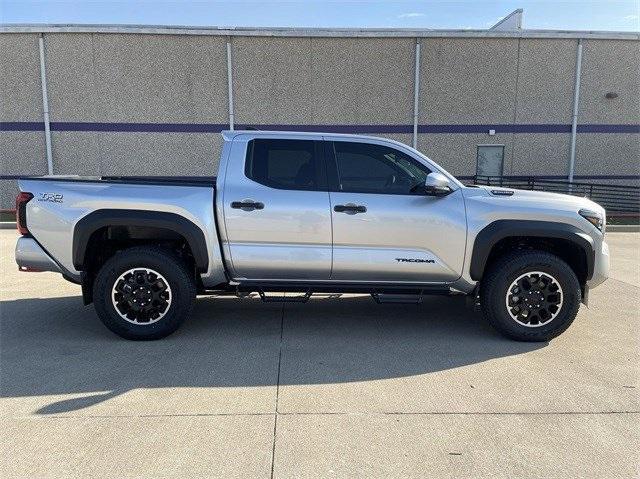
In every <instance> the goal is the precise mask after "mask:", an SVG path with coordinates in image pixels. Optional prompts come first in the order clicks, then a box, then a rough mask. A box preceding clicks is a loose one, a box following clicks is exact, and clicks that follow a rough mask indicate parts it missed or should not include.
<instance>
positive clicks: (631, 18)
mask: <svg viewBox="0 0 640 479" xmlns="http://www.w3.org/2000/svg"><path fill="white" fill-rule="evenodd" d="M638 18H640V16H638V15H627V16H626V17H624V19H625V20H637V19H638Z"/></svg>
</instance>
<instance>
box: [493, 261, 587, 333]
mask: <svg viewBox="0 0 640 479" xmlns="http://www.w3.org/2000/svg"><path fill="white" fill-rule="evenodd" d="M581 298H582V293H581V289H580V283H579V281H578V278H577V277H576V275H575V273H574V272H573V270H572V269H571V267H570V266H569V265H568V264H567V263H566V262H564V261H563V260H562V259H560V258H558V257H557V256H554V255H552V254H550V253H547V252H544V251H514V252H512V253H508V254H507V255H505V256H504V257H502V258H500V259H499V260H498V261H496V262H495V263H494V264H493V265H491V267H490V268H489V270H488V271H487V272H486V274H485V277H484V278H483V281H482V283H481V285H480V302H481V305H482V312H483V314H484V316H485V318H486V319H487V321H489V323H490V324H491V325H492V326H493V327H494V328H496V329H497V330H498V331H499V332H501V333H502V334H504V335H505V336H508V337H510V338H512V339H516V340H519V341H548V340H550V339H552V338H555V337H556V336H558V335H560V334H561V333H563V332H564V331H565V330H566V329H567V328H568V327H569V326H570V325H571V323H572V322H573V320H574V319H575V317H576V315H577V314H578V309H579V308H580V301H581Z"/></svg>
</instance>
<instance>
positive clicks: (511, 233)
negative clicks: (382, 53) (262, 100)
mask: <svg viewBox="0 0 640 479" xmlns="http://www.w3.org/2000/svg"><path fill="white" fill-rule="evenodd" d="M223 138H224V144H223V148H222V154H221V158H220V166H219V174H218V176H217V177H210V178H192V177H174V178H166V177H165V178H160V177H156V178H153V177H151V178H144V177H41V178H29V179H22V180H20V181H19V187H20V193H19V195H18V197H17V200H16V209H17V223H18V229H19V231H20V233H21V234H22V236H21V237H20V238H19V239H18V243H17V247H16V261H17V263H18V266H19V269H20V270H22V271H56V272H59V273H61V274H62V275H63V276H64V277H65V278H66V279H68V280H69V281H72V282H74V283H78V284H80V285H81V286H82V294H83V299H84V302H85V304H89V303H91V302H93V303H94V304H95V308H96V311H97V313H98V316H99V317H100V319H101V320H102V322H103V323H104V324H105V325H106V326H107V328H109V329H110V330H111V331H113V332H114V333H116V334H118V335H120V336H122V337H125V338H128V339H158V338H162V337H164V336H167V335H168V334H171V333H172V332H173V331H175V330H176V329H177V328H178V327H179V326H180V324H181V323H182V322H183V321H184V320H185V319H186V318H187V317H188V316H189V312H190V310H191V307H192V304H193V302H194V299H195V297H196V295H197V294H238V295H246V294H248V293H258V294H259V295H260V297H262V299H263V300H265V301H282V300H288V301H305V300H307V299H309V297H310V296H311V295H312V294H313V293H320V292H323V293H324V292H331V293H365V294H371V295H372V296H373V298H374V299H375V300H376V301H378V302H401V301H417V302H419V301H421V300H422V298H423V296H425V295H429V294H465V295H469V296H470V297H471V298H472V299H473V301H474V302H475V303H479V304H480V306H481V308H482V311H483V313H484V315H485V317H486V319H487V320H488V321H489V322H490V323H491V324H492V325H493V326H494V327H495V328H496V329H497V330H498V331H500V332H501V333H503V334H505V335H506V336H509V337H511V338H514V339H517V340H524V341H547V340H549V339H551V338H553V337H555V336H557V335H559V334H560V333H562V332H563V331H564V330H566V329H567V328H568V327H569V325H570V324H571V322H572V321H573V320H574V318H575V316H576V314H577V312H578V308H579V307H580V303H581V302H586V301H587V297H588V292H589V289H590V288H593V287H595V286H597V285H599V284H600V283H602V282H603V281H604V280H605V279H606V278H607V275H608V272H609V251H608V247H607V244H606V243H605V241H604V230H605V211H604V209H603V208H602V207H600V206H599V205H597V204H596V203H593V202H592V201H589V200H587V199H584V198H578V197H575V196H570V195H560V194H551V193H542V192H533V191H518V190H511V189H504V188H491V187H478V186H464V185H463V184H462V183H460V182H459V181H458V180H456V178H454V177H453V176H452V175H450V174H449V173H447V172H446V171H445V170H443V169H442V168H441V167H440V166H438V165H437V164H435V163H434V162H433V161H431V160H430V159H429V158H427V157H426V156H424V155H423V154H421V153H420V152H418V151H416V150H415V149H413V148H410V147H408V146H406V145H404V144H401V143H398V142H395V141H392V140H387V139H382V138H374V137H365V136H355V135H337V134H323V133H289V132H262V131H225V132H223ZM282 292H291V293H292V294H290V295H283V294H280V293H282ZM275 293H279V294H275ZM294 293H295V294H294Z"/></svg>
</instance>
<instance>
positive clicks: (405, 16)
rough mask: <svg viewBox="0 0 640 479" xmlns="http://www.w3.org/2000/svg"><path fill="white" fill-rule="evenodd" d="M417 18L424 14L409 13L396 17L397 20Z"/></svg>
mask: <svg viewBox="0 0 640 479" xmlns="http://www.w3.org/2000/svg"><path fill="white" fill-rule="evenodd" d="M417 17H424V13H418V12H410V13H401V14H400V15H398V18H417Z"/></svg>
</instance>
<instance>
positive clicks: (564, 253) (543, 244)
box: [485, 236, 588, 287]
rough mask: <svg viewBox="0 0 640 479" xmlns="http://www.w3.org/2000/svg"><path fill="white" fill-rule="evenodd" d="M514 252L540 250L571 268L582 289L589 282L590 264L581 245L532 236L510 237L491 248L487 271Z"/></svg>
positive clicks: (568, 241) (563, 240)
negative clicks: (554, 256) (502, 257)
mask: <svg viewBox="0 0 640 479" xmlns="http://www.w3.org/2000/svg"><path fill="white" fill-rule="evenodd" d="M514 250H539V251H546V252H548V253H551V254H554V255H556V256H558V257H559V258H560V259H562V260H563V261H565V262H566V263H567V264H568V265H569V266H570V267H571V269H572V270H573V272H574V273H575V274H576V276H577V278H578V281H579V282H580V285H581V286H582V287H584V285H585V284H586V282H587V275H588V263H587V256H586V253H585V251H584V249H583V248H582V247H581V246H580V245H578V244H576V243H574V242H572V241H570V240H566V239H562V238H544V237H531V236H510V237H507V238H503V239H501V240H500V241H498V242H497V243H496V244H495V245H494V246H493V248H491V252H490V253H489V257H488V258H487V263H486V266H485V271H486V270H487V269H488V268H489V266H490V265H491V264H492V263H494V262H495V261H496V260H497V259H498V258H499V257H500V256H502V255H504V254H505V253H507V252H510V251H514Z"/></svg>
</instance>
